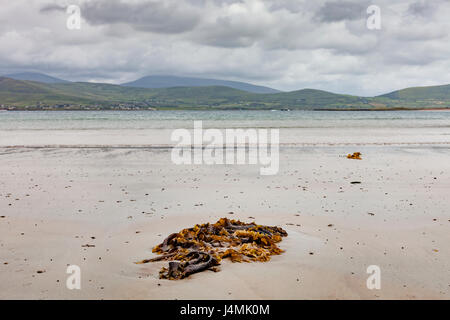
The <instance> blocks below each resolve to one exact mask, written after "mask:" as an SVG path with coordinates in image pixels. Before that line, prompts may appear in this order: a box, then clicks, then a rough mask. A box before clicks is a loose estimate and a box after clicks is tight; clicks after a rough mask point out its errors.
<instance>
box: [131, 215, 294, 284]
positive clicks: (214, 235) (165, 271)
mask: <svg viewBox="0 0 450 320" xmlns="http://www.w3.org/2000/svg"><path fill="white" fill-rule="evenodd" d="M286 236H287V232H286V231H285V230H283V229H282V228H280V227H270V226H263V225H257V224H256V223H254V222H252V223H244V222H241V221H239V220H229V219H227V218H221V219H220V220H219V221H217V222H216V223H214V224H210V223H205V224H201V225H199V224H197V225H195V226H194V227H192V228H188V229H183V230H181V231H180V232H178V233H172V234H171V235H169V236H168V237H167V238H166V239H164V241H163V242H162V243H161V244H159V245H157V246H155V247H154V248H153V250H152V252H153V253H156V254H158V255H159V256H157V257H155V258H152V259H145V260H142V261H140V262H137V263H148V262H155V261H162V260H164V261H169V266H168V267H163V268H162V269H161V271H160V273H159V276H160V278H161V279H169V280H176V279H183V278H186V277H188V276H189V275H191V274H194V273H197V272H201V271H204V270H212V271H216V272H217V271H218V268H217V266H218V265H220V262H221V260H222V259H226V258H228V259H230V260H231V261H232V262H251V261H261V262H265V261H269V260H270V256H272V255H279V254H281V253H282V252H283V250H281V249H280V248H279V247H278V246H277V243H278V242H280V241H281V240H282V237H286Z"/></svg>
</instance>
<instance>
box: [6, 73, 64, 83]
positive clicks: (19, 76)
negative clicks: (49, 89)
mask: <svg viewBox="0 0 450 320" xmlns="http://www.w3.org/2000/svg"><path fill="white" fill-rule="evenodd" d="M3 77H5V78H11V79H15V80H28V81H38V82H42V83H67V82H69V81H66V80H62V79H59V78H55V77H51V76H49V75H46V74H43V73H36V72H22V73H14V74H8V75H4V76H3Z"/></svg>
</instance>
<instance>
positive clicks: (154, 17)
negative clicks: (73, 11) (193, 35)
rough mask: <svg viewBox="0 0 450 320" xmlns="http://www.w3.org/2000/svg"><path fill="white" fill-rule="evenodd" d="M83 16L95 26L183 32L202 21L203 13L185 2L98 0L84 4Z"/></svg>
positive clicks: (172, 32)
mask: <svg viewBox="0 0 450 320" xmlns="http://www.w3.org/2000/svg"><path fill="white" fill-rule="evenodd" d="M81 11H82V15H83V18H84V19H85V20H86V21H87V22H88V23H90V24H91V25H110V24H117V23H125V24H128V25H130V26H132V27H133V28H134V29H136V30H140V31H149V32H156V33H167V34H175V33H183V32H186V31H189V30H192V29H193V28H194V27H195V26H196V25H197V24H198V22H199V19H200V17H201V15H200V12H199V11H198V10H195V7H193V6H187V5H185V3H183V2H182V1H179V3H178V2H176V1H160V2H154V1H145V2H141V3H127V2H124V1H121V0H97V1H90V2H87V3H85V4H84V5H83V6H82V7H81Z"/></svg>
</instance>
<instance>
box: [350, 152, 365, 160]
mask: <svg viewBox="0 0 450 320" xmlns="http://www.w3.org/2000/svg"><path fill="white" fill-rule="evenodd" d="M347 159H356V160H362V158H361V152H353V154H348V155H347Z"/></svg>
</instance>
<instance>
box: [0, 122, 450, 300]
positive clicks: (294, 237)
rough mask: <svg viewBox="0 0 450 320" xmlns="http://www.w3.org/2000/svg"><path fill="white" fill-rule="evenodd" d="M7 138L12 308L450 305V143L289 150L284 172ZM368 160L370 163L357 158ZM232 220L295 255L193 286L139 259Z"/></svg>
mask: <svg viewBox="0 0 450 320" xmlns="http://www.w3.org/2000/svg"><path fill="white" fill-rule="evenodd" d="M431 131H433V130H431ZM3 133H6V131H4V132H3ZM129 134H134V133H129ZM365 134H366V136H370V135H371V134H370V132H369V133H368V132H365ZM44 135H45V133H44ZM30 136H31V135H30ZM55 136H58V135H57V134H56V135H55ZM161 136H164V134H161ZM281 136H283V134H281ZM288 136H290V137H292V134H289V135H288ZM297 136H298V137H300V136H301V137H303V138H304V137H307V136H308V135H303V134H301V132H300V133H299V134H298V135H297ZM4 137H5V135H2V139H0V144H1V145H2V146H1V148H0V216H1V218H0V234H1V238H0V247H1V251H0V252H1V253H0V287H1V290H0V298H1V299H11V298H14V299H30V298H31V299H61V298H62V299H397V298H399V299H448V298H450V277H449V275H450V254H449V247H448V243H449V242H450V232H449V231H450V215H449V209H448V205H449V199H448V196H449V193H448V191H449V190H450V161H449V159H450V150H449V148H448V146H447V143H448V141H447V140H446V139H448V136H442V135H441V140H439V139H436V140H433V139H434V138H433V139H432V140H433V142H436V144H392V143H390V144H387V145H383V143H377V144H372V145H371V144H367V145H365V146H364V145H352V144H351V142H352V141H346V140H345V139H344V140H343V139H341V140H339V139H337V140H338V141H336V143H335V145H328V146H323V145H316V146H314V145H313V146H308V145H305V144H304V143H303V144H299V145H294V146H284V147H281V149H280V171H279V173H278V174H277V175H274V176H261V175H259V167H258V166H255V165H212V166H208V165H197V166H195V165H192V166H187V165H181V166H176V165H174V164H172V163H171V162H170V149H168V148H151V147H148V146H147V147H137V146H133V145H129V143H128V146H126V147H123V146H122V147H118V146H116V147H114V148H112V147H111V146H109V147H108V146H107V145H104V144H103V141H100V142H99V141H95V139H93V140H92V139H91V140H86V142H90V143H92V144H93V145H95V144H102V145H103V146H102V147H91V148H86V146H84V147H81V146H80V145H76V144H73V143H72V145H71V143H70V141H61V140H58V139H56V140H55V139H53V140H52V137H51V136H50V135H46V137H45V139H48V141H47V142H46V144H47V143H50V144H51V142H52V141H53V145H50V146H46V147H42V146H41V147H37V148H36V146H35V148H30V147H28V148H27V147H18V146H14V145H16V144H20V145H28V146H30V145H32V144H33V141H37V140H39V139H37V140H30V139H31V138H24V137H23V136H22V138H20V135H19V138H17V139H18V140H20V141H13V142H12V143H11V141H6V138H4ZM397 137H399V138H400V139H403V138H404V137H405V135H398V136H397ZM303 138H299V139H300V140H301V139H303ZM45 139H44V140H45ZM333 139H336V136H335V138H333ZM355 139H357V138H355ZM391 139H392V138H391ZM404 140H405V141H406V142H408V141H411V139H409V140H408V139H406V138H405V139H404ZM40 141H42V139H41V140H40ZM133 141H137V143H139V137H137V138H136V139H135V140H133ZM300 142H303V141H300ZM306 142H307V141H306ZM347 142H349V143H347ZM390 142H392V141H390ZM413 142H414V141H413ZM155 143H156V142H155ZM58 144H64V145H65V147H64V148H62V147H57V146H56V145H58ZM78 144H85V141H83V139H81V140H80V141H78ZM355 151H360V152H362V154H363V160H361V161H358V160H349V159H346V158H345V155H346V154H347V153H350V152H355ZM355 181H358V182H361V183H360V184H352V183H351V182H355ZM220 217H228V218H231V219H240V220H242V221H248V222H250V221H256V222H257V223H259V224H266V225H277V226H281V227H283V228H284V229H285V230H286V231H287V232H288V233H289V236H288V237H287V238H284V239H283V241H282V242H281V243H280V247H281V248H282V249H284V250H285V252H284V253H283V254H282V255H279V256H274V257H272V260H271V261H269V262H266V263H231V262H228V261H224V262H222V266H221V271H220V272H217V273H214V272H209V271H206V272H202V273H198V274H195V275H192V276H190V277H189V278H187V279H184V280H180V281H169V280H160V279H159V278H158V271H159V269H160V268H161V266H163V265H164V264H165V262H160V263H149V264H144V265H137V264H135V263H134V262H136V261H139V260H142V259H145V258H149V257H153V254H152V253H151V248H152V247H153V246H154V245H156V244H158V243H160V242H161V241H162V240H163V239H164V238H165V237H166V236H167V235H169V234H170V233H172V232H176V231H179V230H181V229H182V228H186V227H191V226H193V225H195V224H196V223H205V222H215V221H217V220H218V219H219V218H220ZM87 244H88V245H89V247H86V245H87ZM68 265H78V266H80V268H81V283H82V284H81V290H68V289H67V287H66V279H67V277H68V274H66V268H67V266H68ZM369 265H378V266H379V267H380V269H381V289H380V290H369V289H368V288H367V286H366V280H367V278H368V276H369V275H368V274H367V273H366V269H367V267H368V266H369Z"/></svg>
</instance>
